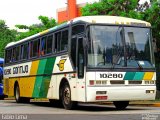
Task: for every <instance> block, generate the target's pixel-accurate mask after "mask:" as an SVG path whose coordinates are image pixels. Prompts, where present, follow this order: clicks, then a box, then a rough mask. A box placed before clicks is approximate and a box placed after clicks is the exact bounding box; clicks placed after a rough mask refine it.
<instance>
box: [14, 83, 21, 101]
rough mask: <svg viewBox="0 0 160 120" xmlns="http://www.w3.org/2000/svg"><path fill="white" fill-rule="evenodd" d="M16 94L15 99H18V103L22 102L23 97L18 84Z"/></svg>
mask: <svg viewBox="0 0 160 120" xmlns="http://www.w3.org/2000/svg"><path fill="white" fill-rule="evenodd" d="M14 96H15V100H16V102H17V103H21V102H22V98H21V97H20V89H19V85H18V84H17V85H16V86H15V91H14Z"/></svg>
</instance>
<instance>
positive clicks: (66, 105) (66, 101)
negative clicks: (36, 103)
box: [61, 83, 77, 110]
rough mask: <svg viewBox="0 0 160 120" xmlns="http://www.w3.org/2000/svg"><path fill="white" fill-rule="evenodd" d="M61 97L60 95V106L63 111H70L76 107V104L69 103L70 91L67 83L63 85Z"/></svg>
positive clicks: (73, 102)
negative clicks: (62, 107)
mask: <svg viewBox="0 0 160 120" xmlns="http://www.w3.org/2000/svg"><path fill="white" fill-rule="evenodd" d="M61 95H62V104H63V106H64V108H65V109H67V110H71V109H74V108H75V107H76V105H77V102H75V101H71V90H70V87H69V85H68V83H65V84H64V86H63V88H62V93H61Z"/></svg>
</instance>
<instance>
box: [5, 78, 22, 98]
mask: <svg viewBox="0 0 160 120" xmlns="http://www.w3.org/2000/svg"><path fill="white" fill-rule="evenodd" d="M15 81H18V79H17V78H10V79H9V93H8V96H11V97H12V96H14V84H15ZM20 89H21V88H20Z"/></svg>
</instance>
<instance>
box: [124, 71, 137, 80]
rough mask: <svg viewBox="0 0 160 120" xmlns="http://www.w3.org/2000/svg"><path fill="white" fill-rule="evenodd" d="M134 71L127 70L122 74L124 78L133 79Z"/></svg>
mask: <svg viewBox="0 0 160 120" xmlns="http://www.w3.org/2000/svg"><path fill="white" fill-rule="evenodd" d="M135 74H136V72H127V73H126V74H125V76H124V80H133V78H134V76H135Z"/></svg>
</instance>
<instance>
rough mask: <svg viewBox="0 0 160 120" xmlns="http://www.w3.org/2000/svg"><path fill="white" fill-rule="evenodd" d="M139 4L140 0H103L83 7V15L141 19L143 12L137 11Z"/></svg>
mask: <svg viewBox="0 0 160 120" xmlns="http://www.w3.org/2000/svg"><path fill="white" fill-rule="evenodd" d="M137 4H138V0H101V1H100V2H94V3H93V4H87V5H86V6H85V7H83V8H82V15H83V16H90V15H113V16H125V17H132V18H139V19H141V18H142V17H141V14H139V13H138V12H136V11H135V8H136V6H137Z"/></svg>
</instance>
